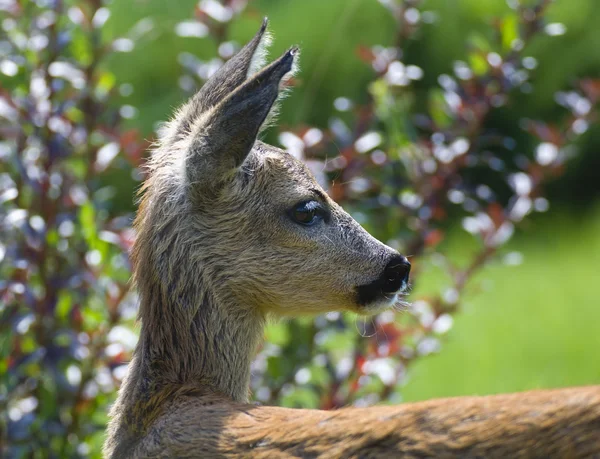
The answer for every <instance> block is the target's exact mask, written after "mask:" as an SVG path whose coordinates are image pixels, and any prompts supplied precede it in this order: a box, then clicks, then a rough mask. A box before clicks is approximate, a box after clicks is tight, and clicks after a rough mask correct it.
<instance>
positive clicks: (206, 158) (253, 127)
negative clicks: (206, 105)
mask: <svg viewBox="0 0 600 459" xmlns="http://www.w3.org/2000/svg"><path fill="white" fill-rule="evenodd" d="M296 52H297V48H292V49H290V50H289V51H287V52H286V53H285V54H283V55H282V56H281V57H280V58H279V59H277V60H276V61H274V62H273V63H271V64H270V65H268V66H267V67H265V68H264V69H263V70H261V71H260V72H258V73H257V74H255V75H254V76H252V77H251V78H250V79H248V80H246V81H245V82H244V83H243V84H241V85H240V86H238V87H237V88H236V89H235V90H234V91H233V92H231V93H230V94H229V95H228V96H227V97H225V98H224V99H223V100H221V101H220V102H219V103H218V104H217V105H216V106H214V107H213V108H212V109H210V110H209V111H207V112H206V113H204V114H203V115H202V116H201V117H200V119H199V120H198V121H197V122H196V123H195V126H194V130H193V132H192V133H191V143H190V147H189V151H188V155H187V158H186V173H187V178H188V180H189V183H190V184H192V186H194V187H201V188H204V189H206V188H207V187H209V188H210V187H213V186H215V185H216V184H218V183H223V181H225V180H226V179H227V178H228V177H229V176H230V175H231V174H232V173H233V172H234V171H235V170H236V169H237V168H238V167H239V166H241V164H242V163H243V162H244V159H246V156H247V155H248V153H249V152H250V150H251V149H252V146H253V145H254V142H255V141H256V136H257V135H258V132H259V130H260V127H261V125H262V124H263V122H264V121H265V119H266V117H267V115H268V114H269V111H270V110H271V108H272V106H273V104H274V103H275V101H276V100H277V96H278V94H279V86H280V83H281V80H282V78H283V77H284V76H285V75H286V74H287V73H288V72H290V70H291V69H292V66H293V64H294V56H295V54H296Z"/></svg>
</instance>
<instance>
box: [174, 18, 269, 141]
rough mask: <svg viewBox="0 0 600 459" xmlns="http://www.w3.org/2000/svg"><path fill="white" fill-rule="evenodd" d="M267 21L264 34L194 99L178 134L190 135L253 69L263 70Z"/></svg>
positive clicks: (189, 105) (260, 33)
mask: <svg viewBox="0 0 600 459" xmlns="http://www.w3.org/2000/svg"><path fill="white" fill-rule="evenodd" d="M267 25H268V20H267V18H264V19H263V23H262V26H261V27H260V30H259V31H258V32H257V33H256V35H255V36H254V38H253V39H252V40H250V41H249V42H248V43H247V44H246V45H245V46H244V47H243V48H242V49H241V50H240V51H239V52H238V53H237V54H236V55H235V56H233V57H232V58H231V59H229V60H228V61H227V62H225V64H223V66H222V67H220V68H219V69H218V70H217V71H216V72H215V73H214V75H212V76H211V77H210V78H209V79H208V81H207V82H206V83H204V85H203V86H202V88H200V90H199V91H198V92H197V93H196V94H195V95H194V97H192V99H191V100H190V101H189V103H188V104H187V107H186V108H185V110H184V113H185V115H184V116H183V118H182V119H181V120H180V122H179V126H178V133H179V134H180V135H181V136H182V137H183V136H185V135H187V134H188V133H189V130H190V127H191V126H192V124H193V123H194V121H195V120H196V119H197V118H198V117H199V116H200V114H202V113H203V112H205V111H206V110H209V109H210V108H211V107H214V106H215V105H217V104H218V103H219V102H220V101H221V100H223V99H224V98H225V97H226V96H227V95H228V94H229V93H231V92H232V91H233V90H235V88H237V87H238V86H239V85H241V84H242V83H243V82H244V81H245V80H246V78H248V76H249V74H250V73H251V72H252V70H253V68H254V69H256V67H260V66H261V65H262V63H263V62H261V61H262V58H263V56H264V55H265V52H264V49H265V48H266V46H268V44H269V41H270V36H269V34H268V33H267V32H266V30H267Z"/></svg>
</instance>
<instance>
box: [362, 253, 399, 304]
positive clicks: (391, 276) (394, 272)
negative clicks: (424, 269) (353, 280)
mask: <svg viewBox="0 0 600 459" xmlns="http://www.w3.org/2000/svg"><path fill="white" fill-rule="evenodd" d="M409 273H410V263H409V262H408V260H407V259H406V257H403V256H402V255H394V256H393V257H392V258H391V259H390V261H388V263H387V265H386V266H385V268H384V269H383V272H382V273H381V275H380V276H379V277H378V278H377V279H375V280H374V281H372V282H370V283H368V284H365V285H360V286H358V287H356V296H357V302H358V304H360V305H361V306H365V307H371V306H377V308H378V309H379V306H383V307H386V305H387V307H391V306H393V305H394V304H396V303H397V302H398V297H399V294H401V293H402V292H404V291H406V289H407V288H408V278H409Z"/></svg>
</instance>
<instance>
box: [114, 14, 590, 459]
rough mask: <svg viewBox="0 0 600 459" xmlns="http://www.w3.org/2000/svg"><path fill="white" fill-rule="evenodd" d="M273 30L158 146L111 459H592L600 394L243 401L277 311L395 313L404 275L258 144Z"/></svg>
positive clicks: (141, 217)
mask: <svg viewBox="0 0 600 459" xmlns="http://www.w3.org/2000/svg"><path fill="white" fill-rule="evenodd" d="M265 28H266V22H265V23H264V24H263V26H262V28H261V29H260V31H259V32H258V34H257V35H256V36H255V37H254V39H252V41H250V42H249V43H248V44H247V45H246V46H245V47H244V48H243V49H242V50H241V51H240V52H239V53H238V54H237V55H236V56H235V57H233V58H232V59H231V60H230V61H228V62H227V63H226V64H225V65H224V66H223V67H222V68H221V69H220V70H219V71H218V72H217V73H216V74H215V75H214V76H213V77H212V78H211V79H210V80H209V81H208V82H207V83H206V84H205V85H204V87H203V88H202V89H201V90H200V92H199V93H198V94H196V96H194V97H193V98H192V99H191V100H190V101H189V102H188V103H187V104H186V105H185V106H184V107H183V108H182V109H181V110H179V112H178V113H177V115H176V117H175V119H174V120H173V121H171V122H170V123H169V125H168V127H167V129H166V130H165V132H164V133H163V135H162V138H161V140H160V143H159V145H158V147H157V148H156V149H155V151H154V152H153V155H152V159H151V160H150V163H149V175H148V178H147V180H146V182H145V184H144V187H143V194H142V196H143V198H142V202H141V205H140V208H139V212H138V216H137V219H136V228H137V231H138V237H137V241H136V244H135V248H134V251H133V256H132V258H133V264H134V273H135V274H134V279H135V282H136V284H137V287H138V289H139V293H140V300H141V303H140V312H139V317H140V319H141V333H140V340H139V343H138V346H137V348H136V350H135V352H134V355H133V359H132V361H131V363H130V366H129V373H128V376H127V378H126V380H125V381H124V383H123V387H122V388H121V391H120V393H119V398H118V400H117V402H116V404H115V406H114V407H113V409H112V413H111V416H112V420H111V422H110V425H109V428H108V438H107V441H106V444H105V448H104V453H105V455H106V456H107V457H110V458H123V457H136V458H145V457H177V458H192V457H234V456H235V457H240V456H248V457H261V458H262V457H264V458H267V457H269V458H271V457H316V456H321V457H358V456H360V457H376V456H381V457H391V456H399V455H405V456H406V457H425V456H453V455H455V456H461V457H475V456H478V457H483V456H485V457H492V456H496V457H517V456H519V457H548V456H555V457H558V456H560V457H576V456H577V457H586V456H587V457H590V456H593V455H600V390H599V389H598V388H594V387H590V388H582V389H569V390H562V391H541V392H532V393H525V394H517V395H506V396H495V397H485V398H462V399H460V398H458V399H449V400H438V401H431V402H426V403H417V404H413V405H404V406H400V407H375V408H370V409H357V408H348V409H341V410H338V411H331V412H326V411H311V410H294V409H284V408H275V407H257V406H255V405H253V404H249V403H248V398H249V397H248V395H249V394H248V392H249V376H250V362H251V360H252V358H253V356H254V353H255V350H256V348H257V346H258V344H259V342H260V340H261V338H262V336H263V326H264V324H265V321H266V320H267V317H269V316H294V315H298V314H304V313H310V314H315V313H322V312H325V311H330V310H349V311H355V312H357V313H360V314H372V313H375V312H378V311H381V310H382V309H384V308H389V307H392V306H394V304H395V303H397V302H399V298H400V297H401V296H402V293H403V292H404V290H405V289H406V285H407V281H408V274H409V270H410V264H409V263H408V261H407V260H406V258H405V257H403V256H402V255H400V254H399V253H397V252H396V251H395V250H393V249H391V248H390V247H388V246H386V245H384V244H382V243H381V242H379V241H377V240H376V239H374V238H373V237H372V236H371V235H369V234H368V233H367V232H366V231H365V230H364V229H362V228H361V227H360V225H359V224H358V223H357V222H356V221H354V220H353V219H352V218H351V217H350V216H349V215H348V214H347V213H346V212H344V210H342V209H341V208H340V207H339V206H338V205H337V204H336V203H335V202H333V201H332V200H331V199H330V198H329V197H328V196H327V194H326V193H325V192H324V191H323V189H322V188H321V187H320V186H319V185H318V184H317V182H316V181H315V180H314V178H313V177H312V175H311V173H310V172H309V171H308V170H307V168H306V167H305V166H304V165H303V164H302V163H301V162H300V161H298V160H297V159H295V158H293V157H292V156H291V155H289V154H288V153H286V152H285V151H282V150H280V149H278V148H274V147H272V146H269V145H266V144H264V143H262V142H260V141H257V135H258V133H259V132H260V129H261V127H262V126H263V125H264V123H265V120H267V119H268V117H269V113H270V111H271V110H272V106H273V104H274V103H275V101H276V99H277V98H278V94H279V88H280V85H281V82H282V80H283V79H285V77H286V75H288V74H289V73H290V72H291V71H292V69H293V67H294V60H295V59H296V54H297V49H296V48H291V49H290V50H289V51H287V52H286V53H284V54H283V55H282V56H281V57H280V58H279V59H277V60H276V61H274V62H273V63H271V64H270V65H268V66H267V67H265V68H263V69H262V70H260V71H258V72H257V73H255V70H256V69H257V66H260V65H261V64H260V63H257V61H259V60H260V55H261V54H260V53H261V46H262V45H263V42H264V41H266V37H265Z"/></svg>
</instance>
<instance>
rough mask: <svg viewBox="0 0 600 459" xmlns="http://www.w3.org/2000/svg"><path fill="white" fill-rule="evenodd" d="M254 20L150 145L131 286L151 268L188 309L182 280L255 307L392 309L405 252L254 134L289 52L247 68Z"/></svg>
mask: <svg viewBox="0 0 600 459" xmlns="http://www.w3.org/2000/svg"><path fill="white" fill-rule="evenodd" d="M265 28H266V21H265V22H264V23H263V26H262V27H261V29H260V31H259V32H258V34H257V35H256V36H255V37H254V38H253V39H252V40H251V41H250V42H249V43H248V44H247V45H246V46H245V47H244V48H243V49H242V50H241V51H240V52H239V53H238V54H237V55H236V56H235V57H233V58H232V59H231V60H229V61H228V62H227V63H226V64H225V65H224V66H223V67H222V68H221V69H220V70H219V71H217V72H216V73H215V74H214V75H213V76H212V78H211V79H210V80H209V81H208V82H207V83H206V84H205V85H204V86H203V88H202V89H201V90H200V91H199V92H198V93H197V94H196V95H195V97H193V99H192V100H190V101H189V102H188V103H187V104H186V105H185V106H184V107H183V108H182V109H181V110H180V111H179V113H178V114H177V116H176V117H175V119H174V120H173V121H172V122H171V123H170V124H169V125H168V127H167V129H166V130H165V133H164V134H163V138H162V139H161V141H160V146H159V148H158V149H157V150H156V151H155V152H154V155H153V158H152V160H151V163H150V178H149V179H148V180H147V182H146V185H145V188H144V194H145V198H144V202H143V204H142V209H141V210H140V214H139V218H138V228H139V232H140V234H139V240H138V244H137V248H136V257H135V258H134V260H135V261H137V266H136V277H137V280H138V283H141V284H142V285H141V286H140V287H141V291H142V295H143V294H144V284H146V283H147V282H146V281H147V280H148V279H147V277H148V275H150V276H151V277H152V278H153V279H152V280H153V281H154V280H158V281H159V282H160V283H161V284H162V288H160V292H159V293H160V294H162V295H167V296H172V297H173V298H176V299H178V300H179V303H181V304H180V305H181V306H184V307H185V308H186V311H185V313H186V314H187V315H188V317H190V316H191V315H193V314H195V308H196V307H199V306H200V304H201V301H199V299H198V298H195V299H194V298H190V297H189V295H190V293H189V292H191V291H193V290H194V289H186V286H187V287H189V286H190V284H193V283H203V284H205V285H206V286H207V288H208V289H209V290H211V291H212V292H213V293H214V294H215V295H217V296H218V295H220V294H222V295H224V296H228V297H231V296H233V297H234V298H235V300H236V301H235V303H236V304H243V305H244V307H246V308H252V309H255V310H258V311H261V313H265V314H274V315H285V316H289V315H296V314H301V313H320V312H325V311H331V310H350V311H355V312H358V313H366V314H370V313H375V312H378V311H380V310H381V309H383V308H388V307H391V306H393V305H394V304H395V303H397V301H398V297H399V295H400V294H401V293H402V292H403V291H404V289H405V288H406V286H407V281H408V273H409V269H410V264H409V263H408V261H407V260H406V258H405V257H403V256H401V255H400V254H398V253H397V252H396V251H395V250H393V249H392V248H390V247H388V246H386V245H384V244H382V243H381V242H379V241H378V240H376V239H375V238H373V237H372V236H371V235H370V234H369V233H367V232H366V231H365V230H364V229H363V228H362V227H361V226H360V225H359V224H358V223H357V222H356V221H355V220H354V219H353V218H352V217H351V216H350V215H349V214H348V213H346V212H345V211H344V210H343V209H342V208H341V207H340V206H339V205H337V204H336V203H335V202H334V201H332V200H331V199H330V198H329V197H328V196H327V194H326V193H325V191H324V190H323V189H322V188H321V186H319V184H318V183H317V182H316V180H315V179H314V177H313V175H312V174H311V172H310V171H309V170H308V169H307V167H306V166H305V165H304V164H303V163H302V162H301V161H299V160H298V159H296V158H294V157H293V156H291V155H290V154H288V153H286V152H285V151H283V150H280V149H279V148H275V147H272V146H270V145H267V144H265V143H262V142H260V141H259V140H257V136H258V135H259V132H260V131H261V127H262V126H263V124H264V123H265V120H266V119H267V118H268V117H269V114H270V113H271V112H272V110H273V105H274V104H275V102H276V100H277V99H278V96H279V94H280V87H281V86H282V82H283V81H284V80H285V78H286V76H288V75H290V73H291V72H292V71H293V68H294V64H295V61H296V59H297V54H298V51H297V48H291V49H289V50H288V51H287V52H285V53H284V54H283V55H282V56H281V57H279V58H278V59H277V60H275V61H274V62H272V63H271V64H270V65H268V66H266V67H265V68H263V69H262V70H260V71H258V72H256V73H254V68H255V65H256V62H257V61H259V60H260V59H257V56H260V55H261V47H262V46H263V44H264V42H265V41H266V34H265ZM142 252H143V253H142ZM148 268H150V269H148ZM144 271H147V272H146V273H144ZM142 304H143V303H142ZM142 314H143V311H142Z"/></svg>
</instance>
